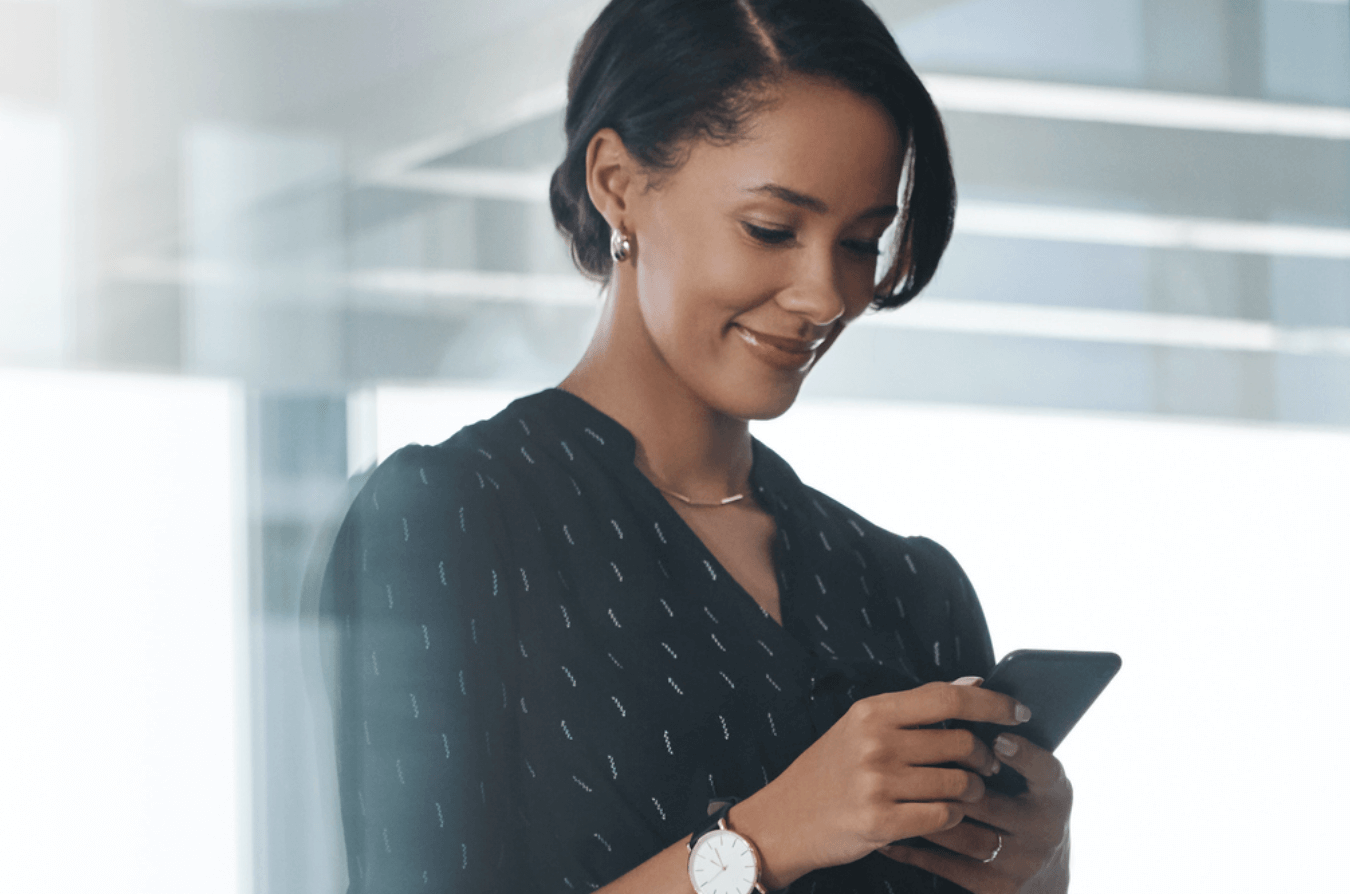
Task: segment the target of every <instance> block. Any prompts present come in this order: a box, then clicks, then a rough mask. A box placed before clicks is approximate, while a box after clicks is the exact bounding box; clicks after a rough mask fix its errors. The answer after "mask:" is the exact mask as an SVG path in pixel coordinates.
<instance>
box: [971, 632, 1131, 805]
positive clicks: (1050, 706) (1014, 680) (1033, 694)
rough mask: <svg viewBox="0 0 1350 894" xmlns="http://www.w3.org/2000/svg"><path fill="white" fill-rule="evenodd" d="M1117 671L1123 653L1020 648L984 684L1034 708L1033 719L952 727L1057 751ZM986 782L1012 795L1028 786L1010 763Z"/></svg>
mask: <svg viewBox="0 0 1350 894" xmlns="http://www.w3.org/2000/svg"><path fill="white" fill-rule="evenodd" d="M1118 670H1120V656H1119V655H1117V654H1116V653H1115V652H1064V651H1055V650H1048V649H1018V650H1017V651H1015V652H1009V653H1008V654H1007V655H1005V656H1004V658H1003V660H1002V661H1000V662H999V663H998V666H996V667H995V668H994V669H993V671H991V672H990V674H989V676H988V678H986V679H985V681H984V683H983V684H982V685H983V688H985V689H992V690H993V691H994V692H1001V693H1003V694H1005V695H1011V696H1012V697H1013V698H1015V699H1017V700H1018V701H1019V702H1021V703H1022V704H1024V705H1026V706H1027V707H1028V708H1030V709H1031V719H1030V720H1028V721H1027V722H1026V723H1022V724H1018V725H1016V726H1012V727H1005V726H1000V725H999V724H994V723H968V722H965V721H952V722H951V724H950V725H951V726H961V727H965V728H966V729H969V730H971V731H972V732H974V733H975V735H977V736H979V737H980V738H981V739H983V740H984V741H986V742H989V743H992V742H993V741H994V737H995V736H997V735H998V734H999V733H1000V732H1002V731H1003V730H1005V729H1007V730H1011V731H1012V732H1015V733H1017V734H1018V735H1019V736H1023V737H1025V738H1027V739H1030V740H1031V741H1032V742H1035V743H1036V744H1037V745H1039V746H1041V747H1042V748H1044V749H1046V750H1047V751H1054V750H1055V748H1057V747H1058V746H1059V743H1060V742H1063V741H1064V737H1065V736H1067V735H1068V734H1069V730H1071V729H1073V728H1074V725H1075V724H1076V723H1078V721H1079V720H1080V719H1081V718H1082V716H1083V715H1084V714H1086V713H1087V709H1088V708H1089V707H1091V706H1092V703H1093V702H1094V701H1096V700H1097V696H1099V695H1101V694H1102V690H1104V689H1105V688H1106V684H1108V683H1110V682H1111V678H1112V677H1114V676H1115V675H1116V671H1118ZM985 785H986V786H987V787H988V788H991V789H993V790H994V791H999V792H1003V793H1004V794H1008V795H1018V794H1021V793H1022V792H1024V791H1026V788H1027V784H1026V780H1025V779H1023V778H1022V776H1021V774H1020V773H1018V772H1017V771H1016V770H1013V769H1012V768H1011V767H1007V766H1005V767H1003V768H1002V769H1000V770H999V772H998V773H996V774H995V775H993V776H990V777H988V778H986V779H985Z"/></svg>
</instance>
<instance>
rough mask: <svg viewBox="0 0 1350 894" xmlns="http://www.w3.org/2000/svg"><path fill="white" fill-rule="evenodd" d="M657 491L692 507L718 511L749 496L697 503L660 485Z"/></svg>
mask: <svg viewBox="0 0 1350 894" xmlns="http://www.w3.org/2000/svg"><path fill="white" fill-rule="evenodd" d="M656 489H657V490H659V491H660V492H661V493H663V494H665V495H666V496H668V497H674V498H675V499H677V500H680V501H682V502H684V503H688V504H689V505H690V506H694V507H696V508H699V509H716V508H718V507H719V506H727V505H729V504H731V503H735V502H736V501H737V500H744V499H745V497H746V495H747V494H745V493H740V494H732V495H731V496H729V497H725V498H723V499H721V500H718V501H717V502H716V503H701V502H698V501H696V500H691V499H689V498H688V497H686V496H685V495H684V494H677V493H675V491H673V490H666V489H665V488H664V487H662V486H661V485H659V484H658V485H656Z"/></svg>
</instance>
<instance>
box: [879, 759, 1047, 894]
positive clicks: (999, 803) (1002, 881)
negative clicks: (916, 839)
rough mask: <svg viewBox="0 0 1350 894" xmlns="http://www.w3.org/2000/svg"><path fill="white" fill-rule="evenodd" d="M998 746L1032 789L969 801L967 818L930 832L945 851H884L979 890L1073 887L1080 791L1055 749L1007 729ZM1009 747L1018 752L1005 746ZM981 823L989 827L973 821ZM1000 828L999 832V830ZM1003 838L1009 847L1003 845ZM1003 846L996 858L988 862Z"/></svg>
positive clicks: (1035, 891) (1021, 892)
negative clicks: (1073, 832)
mask: <svg viewBox="0 0 1350 894" xmlns="http://www.w3.org/2000/svg"><path fill="white" fill-rule="evenodd" d="M999 739H1001V740H1003V741H1001V742H999V741H996V742H995V747H994V751H995V753H996V754H997V755H998V758H999V760H1001V761H1003V762H1004V763H1005V764H1007V765H1008V766H1010V767H1012V768H1013V769H1014V770H1016V771H1017V772H1019V773H1021V774H1022V775H1023V776H1025V777H1026V780H1027V790H1026V791H1025V792H1024V793H1022V794H1020V795H1017V796H1016V797H1009V796H1008V795H1003V794H1000V793H998V792H994V791H986V792H985V795H984V797H983V798H982V799H980V800H979V801H977V802H974V803H972V804H967V805H965V813H966V820H965V821H963V822H962V823H961V824H960V825H958V826H955V827H954V828H951V829H948V830H947V831H945V832H938V833H936V834H933V835H929V836H925V837H926V838H927V839H928V840H929V841H931V842H933V843H934V844H939V845H941V846H942V847H943V848H945V850H936V849H928V848H916V847H908V846H906V845H903V844H896V845H889V846H887V847H881V848H877V850H878V851H879V852H881V853H882V854H885V855H886V856H888V857H890V858H891V859H892V860H896V861H898V862H900V863H909V864H911V865H914V866H917V867H919V868H920V869H926V870H928V871H929V872H931V873H933V874H934V875H940V876H942V877H943V878H945V879H947V880H949V881H953V882H955V883H956V884H958V885H960V886H961V887H963V888H965V889H966V890H968V891H970V892H972V894H1014V892H1017V894H1063V892H1066V891H1068V889H1069V810H1070V808H1071V807H1072V804H1073V790H1072V788H1071V787H1070V785H1069V780H1068V778H1067V777H1066V776H1065V775H1064V767H1063V765H1062V764H1060V762H1059V760H1058V759H1056V758H1055V756H1054V755H1053V754H1051V753H1050V752H1048V751H1046V750H1045V749H1044V748H1041V747H1039V746H1037V745H1034V744H1032V743H1031V742H1029V741H1027V740H1026V739H1024V738H1022V737H1021V736H1016V735H1013V734H1012V733H1003V734H1001V735H1000V736H999ZM1005 743H1006V744H1008V745H1011V746H1012V750H1011V751H1009V750H1008V749H1006V748H1004V747H1003V746H1004V745H1005ZM972 819H974V820H979V821H980V822H981V823H985V824H987V825H989V826H993V827H994V828H993V829H987V828H985V827H984V826H981V825H979V824H976V823H972V822H970V820H972ZM995 830H997V831H995ZM1000 836H1001V841H1002V846H1001V847H1000V844H999V843H1000ZM996 850H997V856H995V857H994V859H992V860H989V862H985V860H986V859H987V858H988V857H989V855H990V854H994V853H995V851H996Z"/></svg>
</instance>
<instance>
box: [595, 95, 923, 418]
mask: <svg viewBox="0 0 1350 894" xmlns="http://www.w3.org/2000/svg"><path fill="white" fill-rule="evenodd" d="M775 97H776V101H775V102H773V103H772V104H771V105H769V106H768V107H767V108H766V109H764V110H763V111H762V112H761V113H760V114H759V115H758V116H756V117H755V118H754V119H753V121H752V122H751V125H750V127H749V128H748V130H747V133H746V138H745V139H743V140H740V141H738V142H737V143H735V144H734V145H732V146H715V145H712V144H709V143H707V142H703V141H699V142H697V143H695V144H693V146H692V147H691V149H690V151H689V154H688V158H687V160H686V161H685V163H684V164H683V165H682V166H680V167H679V168H678V169H677V170H676V171H675V172H674V173H673V174H671V175H667V177H666V178H665V179H664V180H663V181H661V182H660V183H659V185H658V186H657V187H656V188H655V189H652V190H650V191H642V190H640V189H639V190H635V195H634V198H633V201H632V202H631V203H630V205H629V208H628V209H627V213H626V214H625V218H626V221H625V223H626V226H627V229H628V230H629V231H630V233H631V234H632V235H633V236H634V242H635V244H636V251H635V253H634V254H635V257H634V264H635V266H634V267H633V268H630V269H628V270H624V271H623V273H622V274H621V275H625V278H631V282H632V283H633V286H634V287H635V293H636V301H637V304H638V308H639V317H640V320H641V323H642V325H643V327H644V328H645V334H646V337H647V338H648V339H649V342H650V345H651V346H652V348H653V349H654V350H655V352H656V353H657V354H658V355H659V357H660V358H661V360H663V361H664V367H665V368H666V369H668V370H669V372H670V373H671V374H672V375H673V376H675V377H676V378H677V379H678V380H679V382H680V384H682V385H683V386H684V387H685V388H686V389H688V390H689V391H690V392H691V393H692V394H693V395H694V396H695V397H696V398H697V399H699V400H701V401H702V402H703V403H705V404H706V405H707V406H709V407H710V408H711V409H713V410H715V411H717V412H720V413H723V414H725V415H728V416H732V417H735V418H739V419H768V418H772V417H774V416H777V415H779V414H781V413H782V412H784V411H785V410H787V408H788V407H789V406H791V405H792V402H793V400H795V399H796V397H797V392H798V389H799V388H800V387H801V384H802V380H803V379H804V378H805V376H806V374H807V372H808V371H809V370H810V369H811V367H812V366H814V364H815V363H816V362H817V361H818V360H819V359H820V357H821V355H822V354H824V353H825V351H826V350H827V349H828V348H829V347H830V346H831V345H832V344H833V343H834V340H835V338H836V337H837V336H838V335H839V332H840V331H841V330H842V328H843V326H844V325H845V324H846V323H848V322H850V321H851V320H853V319H854V318H856V317H857V316H858V315H859V314H861V313H862V312H863V311H864V310H865V309H866V308H867V307H868V305H869V304H870V302H871V300H872V296H873V292H874V283H875V279H876V267H877V263H878V251H879V247H878V243H879V239H880V237H881V235H882V232H883V231H884V230H885V229H886V227H887V225H888V224H890V222H891V221H892V219H893V218H894V216H895V214H896V206H895V203H896V195H897V192H898V190H899V184H900V176H901V167H902V161H903V159H902V153H901V140H900V135H899V133H898V132H897V130H896V127H895V124H894V122H893V121H892V119H891V117H890V115H889V114H888V113H887V112H886V110H885V109H884V108H883V107H882V106H881V105H880V104H879V103H877V102H876V101H875V100H872V99H869V98H865V97H862V96H859V95H858V94H856V93H853V92H851V91H849V90H847V89H845V88H842V87H838V86H835V85H834V84H832V83H829V82H826V81H822V80H818V79H807V78H793V79H790V80H788V81H787V82H786V83H785V84H784V85H783V87H782V88H781V90H780V91H779V92H777V93H776V94H775ZM621 288H622V285H621Z"/></svg>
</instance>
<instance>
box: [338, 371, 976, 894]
mask: <svg viewBox="0 0 1350 894" xmlns="http://www.w3.org/2000/svg"><path fill="white" fill-rule="evenodd" d="M634 449H635V441H634V439H633V436H632V435H631V434H630V433H629V432H628V431H627V430H626V429H625V428H624V427H623V426H621V425H620V424H619V423H618V422H616V421H615V420H613V419H611V418H610V417H608V416H606V415H605V414H603V413H601V412H600V411H599V410H597V409H595V408H594V407H592V406H591V405H590V404H588V403H586V402H585V401H583V400H582V399H580V398H578V397H576V396H574V395H572V394H569V393H568V392H565V391H561V390H558V389H550V390H547V391H543V392H540V393H538V394H534V395H532V396H529V397H525V398H522V399H520V400H517V401H515V402H514V403H512V404H511V405H510V406H508V407H507V408H506V409H505V410H503V411H502V412H501V413H499V414H498V415H497V416H495V417H493V418H492V419H489V420H487V421H484V422H479V423H477V424H474V425H470V426H468V427H466V428H464V429H463V430H461V431H460V432H459V433H458V434H456V435H455V436H454V437H452V438H450V439H449V440H448V441H446V442H444V443H443V444H440V445H437V446H434V447H426V446H420V445H413V446H409V447H405V448H403V449H402V450H399V451H398V452H397V453H395V454H394V455H393V456H391V457H390V458H389V459H388V460H386V461H385V462H384V463H382V464H381V465H380V466H379V467H378V468H377V469H376V470H375V472H374V473H373V474H372V476H371V477H370V479H369V481H368V482H367V483H366V484H365V486H364V488H363V489H362V490H361V492H360V494H359V495H358V496H357V498H356V500H355V502H354V504H353V505H352V507H351V509H350V511H349V512H348V514H347V517H346V520H345V522H344V523H343V525H342V528H341V531H340V533H339V535H338V540H337V542H336V545H335V547H334V550H333V554H332V557H331V559H330V561H329V565H328V569H327V574H326V578H325V583H324V593H323V605H324V609H325V611H326V612H329V613H331V616H332V617H333V619H334V620H335V621H336V623H337V628H338V630H339V631H340V632H341V633H340V636H339V637H337V645H336V647H335V648H336V653H335V654H332V655H330V659H332V662H333V663H334V664H335V665H336V667H337V668H338V670H337V678H336V680H335V682H336V684H337V687H336V691H337V698H336V703H335V705H334V709H335V710H334V717H335V724H336V732H337V735H336V740H337V747H338V764H339V777H340V779H339V784H340V792H341V802H342V818H343V826H344V834H345V838H346V845H347V862H348V869H349V875H350V880H351V882H350V884H351V887H350V891H351V892H353V894H356V892H409V891H435V892H456V894H459V892H464V894H485V892H492V891H499V892H503V894H532V892H575V891H590V890H593V889H595V888H597V887H600V886H602V885H604V884H607V883H609V882H611V881H613V880H615V879H617V878H618V877H619V876H621V875H623V874H624V873H625V872H627V871H628V870H630V869H632V868H633V867H634V866H636V865H638V864H639V863H641V862H643V861H645V860H647V859H648V858H650V857H651V856H653V855H655V854H656V853H657V852H659V851H661V850H662V849H664V848H666V847H668V846H669V845H670V844H671V843H673V842H675V841H676V840H678V839H681V838H688V836H689V835H690V834H691V833H692V832H693V831H694V830H695V829H697V828H699V827H701V826H702V825H703V824H704V823H706V817H707V806H708V800H709V798H711V797H713V796H725V795H733V796H736V797H740V798H745V797H747V796H749V795H751V794H753V793H754V792H755V791H757V790H758V789H759V788H761V787H762V786H764V785H765V784H767V783H768V782H769V781H770V780H771V779H773V778H774V777H775V776H777V775H778V774H779V773H781V772H782V771H783V770H784V769H785V768H786V767H787V766H788V765H789V764H790V763H791V762H792V761H793V760H794V759H795V758H796V757H797V756H798V755H799V754H801V753H802V751H804V750H805V749H806V748H807V747H808V746H809V745H810V744H811V743H812V742H814V741H815V740H816V739H817V738H818V737H819V736H820V735H821V734H823V733H824V732H825V731H826V730H827V729H828V728H829V727H830V726H831V725H832V724H833V723H834V722H835V721H836V720H837V719H839V717H840V716H842V715H843V713H844V711H845V710H847V708H848V706H849V705H850V704H851V703H852V702H853V701H855V700H857V699H860V698H864V697H866V696H869V695H874V694H876V693H880V692H885V691H891V690H900V689H908V688H912V687H913V686H915V685H918V684H919V683H920V682H924V681H930V680H952V679H955V678H957V677H960V676H963V675H966V674H985V673H987V672H988V670H989V669H990V668H991V667H992V666H993V653H992V650H991V647H990V642H989V636H988V632H987V630H986V627H985V622H984V617H983V614H982V613H981V611H980V607H979V603H978V601H977V600H976V597H975V594H974V592H973V591H972V589H971V587H970V584H969V582H968V581H967V579H966V576H965V575H964V573H963V572H962V571H961V569H960V567H959V566H958V565H957V564H956V562H955V560H954V559H952V557H951V556H950V554H948V553H947V552H946V551H945V550H944V549H943V548H942V547H940V546H938V545H937V544H936V543H934V542H932V541H931V540H926V539H923V538H906V537H899V536H897V535H895V534H891V533H889V532H887V531H885V530H882V529H881V528H878V527H876V526H875V525H872V524H870V523H869V522H867V521H865V520H863V519H861V518H859V517H858V516H856V515H854V514H853V513H852V512H850V511H849V510H848V509H846V508H844V507H843V506H841V505H840V504H838V503H836V502H834V501H833V500H831V499H829V498H828V497H826V496H824V495H822V494H820V493H818V492H817V491H815V490H812V489H811V488H809V487H807V486H805V485H803V484H802V483H801V481H800V480H798V478H797V476H796V475H795V474H794V473H793V471H792V469H791V468H790V467H789V466H788V465H787V463H786V462H784V461H783V460H782V459H781V458H780V457H779V456H778V455H777V454H775V453H773V452H772V451H771V450H769V449H768V448H767V447H765V446H764V445H763V444H761V443H759V442H758V441H755V442H754V448H753V449H754V453H753V469H752V472H751V476H750V481H751V487H752V492H753V494H754V496H755V499H756V500H757V501H758V502H759V504H760V505H761V506H762V507H763V508H764V509H765V510H766V511H768V512H769V513H770V514H771V515H772V516H773V518H774V521H775V522H776V525H777V534H776V537H775V541H774V561H775V563H776V568H777V574H778V584H779V590H780V605H781V613H782V618H783V622H782V624H781V625H780V624H779V623H778V622H777V621H775V620H774V619H773V617H772V616H771V615H769V614H768V613H767V612H766V611H764V609H762V608H761V607H760V605H759V604H758V603H757V602H756V601H755V600H754V598H753V597H752V596H750V594H749V593H747V592H746V591H745V590H744V589H742V588H741V586H740V585H738V584H737V583H736V581H735V580H733V579H732V577H731V576H730V575H729V574H728V573H727V572H726V571H725V570H724V569H723V568H722V567H721V565H720V564H719V563H718V561H717V559H716V558H715V557H714V556H713V554H712V553H711V552H710V551H709V550H708V549H707V548H706V547H705V546H704V545H703V543H702V541H700V540H699V538H698V537H697V536H696V535H695V534H694V533H693V531H692V530H691V529H690V528H689V527H688V526H687V525H686V524H685V522H684V521H683V520H682V519H681V518H680V516H679V515H678V514H677V513H676V512H675V511H674V509H672V508H671V506H670V505H669V504H668V503H667V501H666V499H665V498H664V497H663V496H662V495H661V493H660V492H659V491H658V490H657V489H656V488H655V487H654V486H653V485H652V484H651V483H650V482H649V481H648V479H647V478H646V477H644V476H643V475H642V473H641V472H640V471H639V470H638V469H637V467H636V466H635V465H634V464H633V456H634ZM691 890H692V888H691ZM791 890H792V891H793V892H803V894H806V892H817V894H827V892H830V894H833V892H839V894H851V892H855V891H856V892H859V894H864V892H866V894H871V892H876V894H901V892H909V891H946V890H951V891H959V890H961V889H959V888H957V887H955V886H952V885H950V884H949V883H947V882H944V881H941V880H939V879H937V878H935V877H934V876H931V875H929V874H927V873H925V872H922V871H920V870H917V869H914V868H913V867H909V866H904V865H901V864H899V863H896V862H894V861H892V860H890V859H888V858H886V857H884V856H882V855H880V854H875V853H874V854H869V855H868V856H867V857H865V858H863V859H862V860H859V861H857V862H856V863H852V864H848V865H845V866H837V867H830V868H828V869H822V870H817V871H815V872H812V873H810V874H808V875H806V876H803V877H802V878H801V879H800V880H798V881H797V882H796V883H794V884H793V885H792V888H791Z"/></svg>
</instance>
